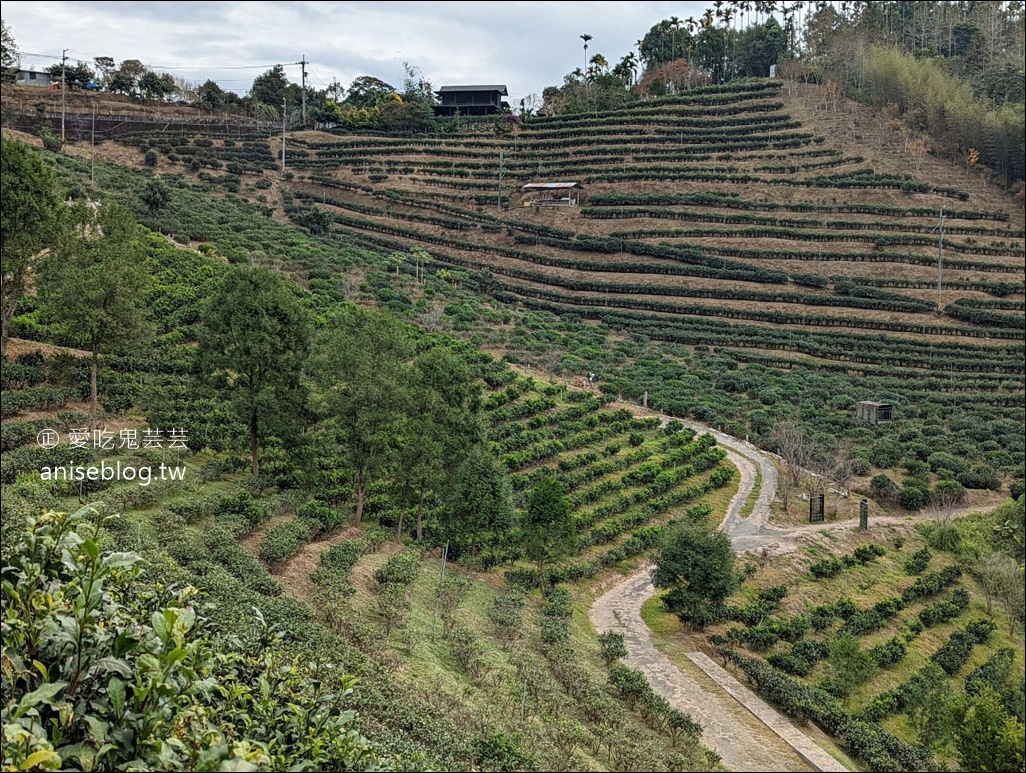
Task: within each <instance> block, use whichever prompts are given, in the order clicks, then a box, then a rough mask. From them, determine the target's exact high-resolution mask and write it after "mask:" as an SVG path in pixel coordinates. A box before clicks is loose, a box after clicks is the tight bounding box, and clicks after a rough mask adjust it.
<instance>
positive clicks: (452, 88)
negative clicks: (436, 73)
mask: <svg viewBox="0 0 1026 773" xmlns="http://www.w3.org/2000/svg"><path fill="white" fill-rule="evenodd" d="M447 91H498V92H499V93H500V94H502V96H504V97H508V96H509V92H508V91H506V86H505V85H504V84H497V85H494V86H442V87H441V88H440V89H438V91H437V93H438V94H444V93H445V92H447Z"/></svg>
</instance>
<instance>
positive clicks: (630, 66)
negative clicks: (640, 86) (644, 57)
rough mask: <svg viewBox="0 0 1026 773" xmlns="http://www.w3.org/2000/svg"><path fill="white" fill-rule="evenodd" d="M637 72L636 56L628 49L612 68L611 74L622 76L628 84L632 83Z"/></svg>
mask: <svg viewBox="0 0 1026 773" xmlns="http://www.w3.org/2000/svg"><path fill="white" fill-rule="evenodd" d="M637 73H638V58H637V57H636V56H635V55H634V52H633V51H628V52H627V53H626V54H624V56H623V59H621V60H620V61H619V62H618V63H617V65H616V67H614V68H613V75H615V76H617V77H618V78H623V79H624V80H626V81H627V82H628V83H630V84H632V85H633V84H634V82H635V76H636V75H637Z"/></svg>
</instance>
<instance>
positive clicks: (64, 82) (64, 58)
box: [61, 48, 68, 143]
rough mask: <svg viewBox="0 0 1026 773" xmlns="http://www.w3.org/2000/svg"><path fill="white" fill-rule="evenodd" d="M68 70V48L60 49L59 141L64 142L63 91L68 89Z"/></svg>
mask: <svg viewBox="0 0 1026 773" xmlns="http://www.w3.org/2000/svg"><path fill="white" fill-rule="evenodd" d="M67 70H68V49H66V48H65V49H64V50H63V51H61V142H62V143H63V142H64V115H65V113H66V112H67V109H66V106H67V99H66V97H65V95H64V92H65V91H67V90H68V79H67V75H66V74H65V73H66V72H67Z"/></svg>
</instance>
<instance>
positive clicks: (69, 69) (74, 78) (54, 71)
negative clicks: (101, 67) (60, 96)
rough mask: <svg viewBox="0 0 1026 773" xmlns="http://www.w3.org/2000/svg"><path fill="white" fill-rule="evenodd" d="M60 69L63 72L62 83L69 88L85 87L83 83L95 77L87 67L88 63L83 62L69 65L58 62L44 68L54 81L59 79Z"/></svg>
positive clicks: (58, 81)
mask: <svg viewBox="0 0 1026 773" xmlns="http://www.w3.org/2000/svg"><path fill="white" fill-rule="evenodd" d="M62 70H63V72H64V83H65V85H66V86H67V87H68V88H69V89H81V88H85V85H86V84H87V83H88V82H89V81H91V80H92V79H93V78H94V77H96V74H95V73H94V72H93V71H92V70H91V69H89V65H87V64H86V63H85V62H76V63H75V64H71V65H64V64H61V63H60V62H58V63H57V64H53V65H50V66H49V67H47V68H46V71H47V72H48V73H49V74H50V77H51V78H52V79H53V80H54V82H56V83H60V81H61V71H62Z"/></svg>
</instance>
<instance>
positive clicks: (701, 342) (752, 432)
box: [97, 81, 1024, 478]
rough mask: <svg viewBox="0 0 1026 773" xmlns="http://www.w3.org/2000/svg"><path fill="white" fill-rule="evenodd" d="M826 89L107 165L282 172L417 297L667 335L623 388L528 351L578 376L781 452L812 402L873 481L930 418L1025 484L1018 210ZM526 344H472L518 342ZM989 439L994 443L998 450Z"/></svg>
mask: <svg viewBox="0 0 1026 773" xmlns="http://www.w3.org/2000/svg"><path fill="white" fill-rule="evenodd" d="M821 89H822V87H816V86H808V85H801V86H798V85H794V84H788V85H787V86H786V88H784V87H781V85H780V84H778V83H775V82H772V81H755V82H750V83H745V84H741V85H729V86H725V87H708V88H705V89H698V90H696V91H694V92H692V93H691V94H689V95H686V96H684V97H680V98H662V99H660V100H650V101H648V102H645V103H643V104H641V105H640V106H638V107H635V108H632V109H630V110H625V111H619V112H617V111H614V112H612V113H609V114H605V115H602V116H588V115H584V116H581V115H571V116H563V117H552V118H533V119H530V120H529V121H527V122H526V123H524V125H523V126H517V125H514V124H510V125H500V126H495V127H493V125H492V124H490V123H488V124H484V125H481V124H477V125H478V126H479V127H480V128H478V129H476V130H475V129H473V128H472V127H471V128H465V129H464V131H463V132H462V133H458V134H455V135H452V136H447V135H442V136H437V137H423V138H421V137H396V136H388V135H374V136H363V135H353V134H345V135H339V136H335V135H329V134H326V133H323V132H300V133H295V134H291V135H290V136H289V137H288V142H287V149H286V165H287V169H288V173H287V174H286V178H287V179H286V180H285V181H280V180H279V178H280V174H279V173H278V172H276V171H275V170H276V169H277V168H278V166H279V164H280V161H279V159H280V154H281V145H280V140H279V139H277V138H273V137H272V138H270V139H263V140H262V139H259V138H258V136H257V135H249V136H248V138H247V136H245V135H243V136H240V137H238V138H237V139H235V140H229V141H227V142H225V141H224V140H218V139H214V140H208V139H206V138H203V137H199V136H196V137H192V136H190V135H188V134H185V135H178V134H176V133H164V134H145V135H131V136H128V137H122V138H120V139H119V140H118V143H117V144H112V143H107V144H105V145H103V146H101V147H100V148H99V149H98V151H97V155H98V157H101V158H102V157H105V156H108V155H109V156H110V157H112V158H116V159H117V160H118V161H119V162H124V161H125V160H126V157H127V160H132V155H133V154H132V153H131V152H130V151H129V150H128V147H127V146H130V145H140V144H141V145H142V146H145V148H146V149H147V150H148V151H153V153H152V154H151V155H152V156H155V158H152V157H151V158H150V159H149V160H148V161H147V163H148V164H151V165H153V168H155V169H156V170H157V171H159V172H161V173H163V174H165V175H167V174H182V175H184V176H185V177H186V179H190V178H194V176H195V177H198V179H199V181H200V184H201V185H204V186H205V187H206V188H208V189H209V190H212V191H216V190H218V189H223V187H227V188H228V190H229V191H230V192H237V193H240V194H241V195H243V196H245V197H247V198H250V199H255V200H257V201H258V202H260V203H261V205H263V206H269V207H271V208H272V209H271V210H270V211H274V212H276V213H277V216H279V217H281V216H283V215H284V213H283V211H282V210H279V209H278V208H277V201H276V196H275V194H276V193H277V192H278V186H279V183H280V182H281V183H283V188H282V190H283V191H284V192H286V193H287V196H286V197H285V211H286V212H287V214H288V217H289V218H291V219H292V220H293V221H295V222H297V223H300V224H303V225H305V226H306V227H308V228H310V229H311V230H312V231H313V232H314V233H318V234H322V235H328V234H330V235H331V237H332V239H333V240H335V241H337V242H338V243H341V244H347V245H353V246H359V247H364V248H366V249H369V250H372V251H375V252H381V253H393V254H395V255H398V256H402V257H399V258H397V259H396V265H395V266H394V268H395V270H396V272H397V276H396V279H395V282H394V283H395V284H396V287H397V288H398V289H399V292H400V294H409V293H411V292H412V293H413V294H414V295H416V289H415V287H416V283H415V282H411V281H409V280H410V279H411V278H412V277H415V276H419V274H418V272H419V271H422V270H423V266H427V267H429V268H430V269H431V270H434V271H436V272H437V271H444V272H445V274H446V275H451V276H452V277H453V280H454V282H459V281H462V280H461V278H462V277H466V278H468V279H469V281H470V283H471V287H472V289H473V290H475V291H476V292H478V293H482V294H484V295H486V296H491V298H492V299H494V301H496V302H498V305H497V307H496V308H498V309H502V308H512V307H518V308H521V309H525V310H535V311H538V312H542V313H548V312H552V313H556V314H559V315H561V316H562V317H563V319H564V320H580V321H583V322H584V323H585V324H586V325H588V326H594V325H598V326H599V327H598V330H599V331H604V332H603V334H604V335H607V336H609V337H610V339H611V340H616V339H618V338H622V337H623V336H625V335H629V336H631V337H632V338H633V339H634V340H637V341H646V342H649V341H651V342H656V343H657V344H664V345H663V346H661V347H658V351H659V352H660V356H665V355H666V354H667V353H669V357H670V359H669V361H668V363H667V366H666V369H665V370H664V369H661V368H659V367H654V366H653V365H652V364H650V363H648V362H646V363H638V362H636V361H635V362H634V363H633V364H634V366H635V367H632V368H631V370H630V372H629V374H628V373H626V372H625V371H623V370H622V369H621V368H620V367H619V365H618V364H617V362H616V361H615V360H610V358H609V357H608V356H605V355H603V354H602V353H601V352H595V351H594V350H593V349H592V348H590V347H588V346H586V345H585V346H583V347H582V346H573V345H570V346H568V347H566V348H567V350H573V349H575V348H576V349H578V351H575V352H574V353H573V355H569V356H565V357H562V358H561V357H560V356H558V355H557V356H554V355H553V354H552V352H551V351H549V352H547V354H546V356H545V357H541V358H539V357H537V352H535V353H534V354H532V353H531V352H529V351H526V352H525V351H523V349H522V347H521V349H520V351H519V354H518V356H520V357H526V358H527V359H528V360H533V361H534V362H535V363H536V364H538V365H541V366H543V367H546V368H547V369H549V370H551V369H556V370H563V369H565V370H566V371H567V372H568V373H569V374H571V375H572V376H573V377H575V378H587V376H588V374H590V373H595V374H596V375H597V377H598V379H599V383H604V384H606V388H608V390H609V391H610V392H612V393H614V394H619V395H623V396H629V397H631V398H632V399H635V400H638V401H640V400H641V399H642V397H643V396H644V394H643V393H644V392H646V391H647V392H648V399H649V404H650V405H651V406H653V407H655V408H660V409H663V410H666V411H668V412H670V413H674V414H677V415H686V414H687V415H693V416H694V417H695V418H698V419H701V420H705V421H708V422H711V423H714V424H716V425H718V426H721V427H724V428H727V429H729V430H730V431H731V432H733V433H734V434H736V435H739V436H750V437H752V438H755V439H757V440H758V442H761V443H763V444H767V443H771V439H770V438H769V430H770V426H771V425H772V423H773V422H774V421H776V420H778V419H779V418H780V417H782V416H786V415H788V414H793V413H794V412H795V410H797V411H798V412H799V413H800V415H801V416H802V417H803V418H804V419H806V420H810V419H811V420H813V423H814V424H816V426H818V427H819V428H820V429H821V430H823V431H825V432H827V433H828V434H831V435H836V433H837V432H840V433H841V434H842V435H843V436H845V437H848V438H850V439H852V441H854V442H856V444H857V445H859V446H860V449H859V450H860V451H861V457H862V458H863V459H864V460H865V461H866V462H868V463H870V464H871V465H872V467H874V468H877V469H887V468H890V467H893V466H894V465H895V464H896V462H898V461H900V458H901V455H904V454H907V453H909V452H911V453H912V454H913V455H915V456H918V457H919V458H920V459H921V460H922V461H925V460H926V457H927V456H929V453H930V451H926V450H924V446H923V443H924V442H927V443H929V442H931V439H932V438H935V437H936V432H937V431H936V430H932V431H930V432H924V427H926V426H937V425H940V427H942V430H941V432H942V436H943V437H944V438H945V442H946V443H947V444H948V445H951V444H962V445H961V447H963V448H965V449H966V450H965V452H964V453H963V454H962V455H963V456H964V457H966V458H967V459H969V460H971V461H973V462H975V463H977V464H979V463H984V462H986V463H987V465H988V466H989V467H991V468H995V469H998V470H999V471H1002V472H1004V473H1005V474H1006V475H1010V476H1011V477H1012V478H1021V476H1022V473H1021V468H1020V469H1018V471H1017V466H1018V465H1021V463H1022V452H1023V448H1022V444H1021V441H1020V440H1019V439H1018V437H1017V435H1018V434H1019V427H1020V425H1021V422H1022V406H1023V400H1022V390H1023V381H1022V379H1023V367H1022V360H1023V344H1022V341H1023V324H1024V322H1023V308H1024V302H1023V297H1024V296H1023V282H1022V276H1023V271H1024V249H1023V245H1024V239H1023V233H1024V232H1023V226H1024V220H1023V210H1022V205H1021V202H1020V201H1016V200H1013V199H1011V198H1010V197H1008V196H1006V195H1004V194H1002V193H1001V192H1000V191H999V190H997V189H996V188H995V187H994V186H993V185H989V184H988V183H987V181H986V178H985V177H984V176H982V175H977V174H967V170H966V169H965V168H961V169H960V168H959V167H957V166H956V165H954V164H952V163H950V162H946V161H942V160H939V159H933V158H930V157H925V158H924V157H923V156H922V154H920V156H919V157H914V155H913V154H912V153H911V151H909V150H908V141H909V137H908V136H907V134H902V133H901V132H899V131H898V130H897V129H895V128H893V127H892V126H890V125H889V124H888V122H887V120H886V118H885V117H883V116H881V115H879V114H876V113H874V112H873V111H871V110H869V109H867V108H862V107H859V106H858V105H856V104H855V103H852V102H848V101H845V100H844V99H843V98H838V97H836V95H833V96H831V95H830V94H829V93H828V92H826V91H824V90H821ZM121 146H125V147H124V150H123V151H118V150H116V148H118V147H121ZM500 151H502V152H503V154H504V159H505V160H504V177H503V193H502V202H503V207H502V209H501V210H500V209H498V208H497V207H496V205H495V202H496V197H497V196H498V195H499V194H498V181H497V176H498V165H499V153H500ZM143 155H144V154H143V153H142V152H139V155H138V156H135V157H134V164H135V165H141V164H142V162H143V160H144V158H143ZM910 168H916V170H917V171H916V172H915V173H913V174H910V173H909V171H908V170H909V169H910ZM208 169H209V170H214V172H215V173H213V174H212V173H211V172H210V171H206V170H208ZM217 170H224V171H226V172H227V174H217V173H216V172H217ZM973 171H975V170H973ZM254 175H257V176H258V177H257V178H256V179H255V182H251V181H253V180H254V177H253V176H254ZM532 181H534V182H551V181H576V182H580V183H581V184H582V185H583V186H584V190H583V204H582V206H580V207H559V206H556V207H552V206H549V207H537V206H536V207H529V206H525V204H527V203H528V198H529V197H528V196H527V195H525V194H523V193H521V191H520V190H519V186H520V185H522V184H524V183H527V182H532ZM941 212H943V238H941V235H940V232H939V226H940V222H941V218H940V215H941ZM156 224H157V225H159V221H158V222H157V223H156ZM163 227H164V228H168V229H171V232H172V233H174V230H175V225H174V224H173V223H170V222H168V223H166V224H165V225H164V226H163ZM192 237H195V239H193V238H192ZM176 238H178V239H179V240H181V241H190V240H193V241H195V240H203V239H204V238H206V237H204V236H203V235H202V234H196V233H192V234H178V235H177V236H176ZM413 250H423V252H412V251H413ZM938 257H940V262H941V266H940V269H941V270H938V268H939V266H938ZM418 266H420V267H418ZM402 277H406V278H405V279H404V278H402ZM938 282H939V285H940V286H939V290H938ZM471 326H473V325H471ZM511 332H512V331H511V329H510V328H508V327H506V326H499V327H496V326H494V325H490V326H486V327H484V328H482V329H481V330H480V331H479V334H480V335H483V336H484V337H485V338H484V339H483V340H484V341H485V342H487V343H488V344H489V345H490V346H492V347H494V348H495V350H497V351H508V350H510V349H517V348H518V347H517V346H516V345H515V341H516V337H515V336H512V335H511ZM580 349H583V351H580ZM670 363H672V364H670ZM678 367H679V368H683V370H675V368H678ZM795 368H800V371H801V373H800V377H795V373H796V371H795ZM710 369H712V370H713V371H715V372H716V373H717V375H715V376H713V377H712V378H704V377H701V376H700V377H699V378H698V383H704V384H705V386H708V385H709V382H711V384H712V386H713V389H712V390H711V391H709V390H708V389H706V388H696V387H697V385H698V384H697V383H695V386H687V387H683V388H681V387H680V385H679V380H678V379H679V377H678V376H673V375H671V374H673V373H675V372H676V373H695V372H696V371H699V372H701V373H708V372H709V370H710ZM675 380H678V385H677V386H675V385H674V384H673V382H674V381H675ZM688 381H692V379H688ZM799 395H806V396H808V397H813V396H814V397H815V399H810V400H809V401H808V402H807V403H806V404H802V401H801V400H798V401H797V403H796V400H795V398H797V397H798V396H799ZM738 398H740V399H738ZM860 400H885V401H890V402H893V403H894V404H895V406H896V407H895V411H896V416H897V417H898V418H899V419H900V420H901V421H902V422H904V423H903V424H902V429H901V431H898V430H897V427H898V424H892V425H890V426H883V425H881V426H879V427H876V428H872V429H870V428H867V427H866V426H865V425H861V424H860V423H859V422H858V421H857V420H856V418H855V403H856V402H858V401H860ZM742 408H743V410H741V409H742ZM969 426H973V427H979V428H981V429H979V430H974V432H976V434H977V437H971V436H970V435H972V434H973V432H970V431H969V430H968V427H969ZM982 428H986V429H982ZM984 435H985V436H986V437H987V438H989V439H992V440H994V441H996V442H997V443H998V445H999V446H1000V452H999V450H998V449H989V450H988V449H985V448H983V447H981V445H980V442H981V440H982V438H983V437H984ZM894 442H897V444H898V448H899V450H898V451H897V454H898V455H897V456H895V453H894V452H893V445H894ZM991 452H993V453H992V455H990V456H985V455H986V454H988V453H991ZM993 454H996V455H993ZM863 472H865V473H867V474H868V473H869V470H865V469H863Z"/></svg>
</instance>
